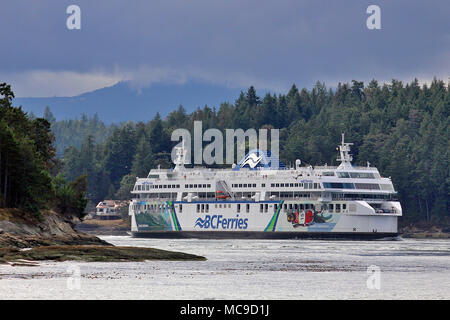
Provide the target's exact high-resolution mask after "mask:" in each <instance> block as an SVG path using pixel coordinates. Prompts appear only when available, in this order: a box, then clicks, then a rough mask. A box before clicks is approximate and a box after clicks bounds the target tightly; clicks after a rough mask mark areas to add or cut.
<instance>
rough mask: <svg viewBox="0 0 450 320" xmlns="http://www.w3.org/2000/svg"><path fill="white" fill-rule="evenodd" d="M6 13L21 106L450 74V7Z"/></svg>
mask: <svg viewBox="0 0 450 320" xmlns="http://www.w3.org/2000/svg"><path fill="white" fill-rule="evenodd" d="M70 4H77V5H79V6H80V8H81V13H82V25H81V26H82V29H81V30H72V31H71V30H68V29H67V28H66V19H67V17H68V15H67V14H66V8H67V6H68V5H70ZM370 4H376V5H379V6H380V8H381V26H382V29H381V30H368V29H367V27H366V19H367V17H368V14H366V8H367V7H368V6H369V5H370ZM1 7H2V10H1V16H2V18H1V19H0V30H2V40H1V47H0V61H1V63H0V76H1V78H2V81H7V80H8V78H11V81H13V82H16V83H17V85H18V86H19V88H21V92H20V94H21V95H33V94H34V95H36V92H35V91H36V90H42V86H45V85H48V86H52V85H53V90H55V93H54V94H63V93H65V91H64V90H65V89H67V90H69V91H70V90H71V89H73V90H75V91H76V90H77V88H78V90H85V87H86V86H87V87H89V86H93V87H95V86H102V84H103V83H104V84H107V83H109V82H114V81H117V80H120V79H131V80H134V81H135V82H136V83H137V85H139V83H141V84H142V85H145V84H148V83H151V82H155V81H156V82H157V81H178V82H180V81H186V80H188V79H190V78H200V79H204V80H207V81H211V82H216V83H224V84H227V85H231V86H247V85H250V84H254V85H256V86H259V87H265V88H269V89H284V88H286V87H287V86H289V85H290V84H292V83H293V82H295V83H297V84H298V85H299V86H311V85H312V84H313V83H314V82H315V81H316V80H321V81H326V82H327V83H329V84H335V82H337V81H349V80H351V79H362V80H366V81H367V80H369V79H371V78H377V79H380V80H390V79H391V78H400V79H407V80H410V79H412V78H414V77H418V78H419V79H422V80H424V81H426V80H429V79H431V78H432V77H433V76H434V75H437V76H439V77H441V78H443V77H448V75H449V73H448V70H449V67H450V63H449V60H450V32H449V30H450V23H449V19H448V16H449V13H450V2H448V1H447V0H443V1H406V0H405V1H400V0H398V1H357V0H354V1H349V0H346V1H344V0H341V1H298V0H297V1H294V0H292V1H289V0H286V1H264V0H263V1H261V0H260V1H245V0H239V1H234V0H233V1H232V0H228V1H225V0H220V1H218V0H216V1H214V0H209V1H203V0H201V1H200V0H193V1H187V0H184V1H180V0H178V1H177V0H165V1H147V0H145V1H144V0H142V1H141V0H132V1H125V0H121V1H118V0H115V1H111V0H96V1H92V0H89V1H75V0H72V1H48V0H40V1H31V0H29V1H25V0H22V1H6V2H2V4H1ZM5 77H6V78H7V79H3V78H5ZM58 79H59V81H58ZM61 79H65V80H62V81H61ZM444 80H447V79H446V78H444ZM55 82H56V84H58V82H59V84H60V86H61V87H60V88H59V87H55ZM37 84H39V87H38V86H37ZM55 88H56V89H55ZM92 89H94V88H92ZM43 92H45V90H44V91H43Z"/></svg>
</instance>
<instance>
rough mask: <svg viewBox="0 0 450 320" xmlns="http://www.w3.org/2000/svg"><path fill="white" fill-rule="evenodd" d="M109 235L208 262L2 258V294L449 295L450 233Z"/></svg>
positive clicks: (127, 296) (124, 242)
mask: <svg viewBox="0 0 450 320" xmlns="http://www.w3.org/2000/svg"><path fill="white" fill-rule="evenodd" d="M102 238H103V239H105V240H106V241H109V242H111V243H113V244H115V245H133V246H143V247H155V248H160V249H168V250H175V251H182V252H187V253H193V254H198V255H203V256H205V257H206V258H207V259H208V261H204V262H202V261H200V262H165V261H157V262H153V261H149V262H122V263H84V262H63V263H61V262H58V263H55V262H45V263H42V264H41V265H40V266H38V267H11V266H3V265H0V298H1V299H110V298H114V299H316V298H320V299H450V240H412V239H411V240H410V239H408V240H400V241H370V242H365V241H334V242H332V241H316V240H196V239H189V240H167V239H164V240H163V239H132V238H130V237H113V236H108V237H102ZM372 265H375V266H377V267H378V268H379V270H380V273H379V276H380V277H379V289H376V288H374V285H375V287H376V283H377V282H376V281H375V282H373V281H372V282H371V281H369V284H372V289H369V288H368V285H367V280H368V277H369V275H368V273H367V268H368V267H369V266H372ZM74 270H75V271H74ZM77 270H79V277H78V276H77V272H76V271H77Z"/></svg>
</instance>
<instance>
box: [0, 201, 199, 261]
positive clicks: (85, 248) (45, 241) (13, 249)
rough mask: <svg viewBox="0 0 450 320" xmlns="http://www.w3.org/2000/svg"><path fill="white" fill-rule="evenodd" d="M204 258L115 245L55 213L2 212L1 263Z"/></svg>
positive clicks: (0, 231) (191, 259)
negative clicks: (39, 214)
mask: <svg viewBox="0 0 450 320" xmlns="http://www.w3.org/2000/svg"><path fill="white" fill-rule="evenodd" d="M46 260H50V261H68V260H77V261H85V262H94V261H95V262H122V261H146V260H167V261H182V260H189V261H205V260H206V258H205V257H202V256H197V255H193V254H187V253H183V252H177V251H167V250H160V249H155V248H141V247H116V246H114V245H113V244H111V243H108V242H106V241H104V240H102V239H100V238H98V237H97V236H95V235H92V234H88V233H84V232H81V231H78V230H76V229H75V228H74V223H73V221H69V220H67V219H66V218H64V217H62V216H61V215H59V214H57V213H55V212H46V213H45V214H43V215H42V218H41V219H40V220H37V219H35V218H30V217H28V216H26V215H24V214H23V213H22V212H20V211H18V210H17V209H10V210H5V209H3V210H2V211H1V212H0V265H2V264H6V265H12V266H37V265H39V264H38V262H40V261H46Z"/></svg>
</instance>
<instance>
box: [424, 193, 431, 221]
mask: <svg viewBox="0 0 450 320" xmlns="http://www.w3.org/2000/svg"><path fill="white" fill-rule="evenodd" d="M425 204H426V208H427V222H430V213H429V211H428V199H425Z"/></svg>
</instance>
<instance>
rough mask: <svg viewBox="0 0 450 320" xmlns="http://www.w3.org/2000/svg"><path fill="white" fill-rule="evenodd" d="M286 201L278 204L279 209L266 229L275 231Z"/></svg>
mask: <svg viewBox="0 0 450 320" xmlns="http://www.w3.org/2000/svg"><path fill="white" fill-rule="evenodd" d="M283 202H284V201H280V205H279V206H278V209H277V211H276V212H275V213H274V214H273V216H272V219H270V222H269V224H268V225H267V227H266V228H265V229H264V231H275V227H276V226H277V221H278V216H279V215H280V210H281V207H282V205H283Z"/></svg>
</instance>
